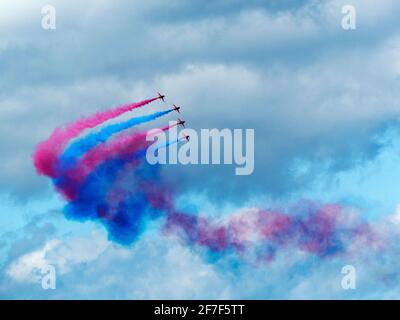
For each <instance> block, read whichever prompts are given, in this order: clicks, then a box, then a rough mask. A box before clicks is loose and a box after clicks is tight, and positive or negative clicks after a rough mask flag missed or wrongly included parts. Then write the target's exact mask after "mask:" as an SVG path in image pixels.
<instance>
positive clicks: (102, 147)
mask: <svg viewBox="0 0 400 320" xmlns="http://www.w3.org/2000/svg"><path fill="white" fill-rule="evenodd" d="M176 125H177V124H173V125H168V126H165V127H163V128H160V129H156V130H155V129H152V130H149V131H144V132H134V133H131V134H126V133H122V134H120V135H119V136H117V137H116V138H115V139H114V140H112V141H111V142H108V143H103V144H99V145H97V146H96V147H95V148H93V149H91V150H90V151H88V152H87V153H86V154H85V155H84V156H83V157H82V159H81V160H80V161H79V162H78V163H77V165H76V166H75V167H74V168H73V169H70V170H68V171H66V172H62V175H63V176H64V177H66V178H67V180H66V181H68V183H66V184H65V185H62V186H60V188H59V191H60V192H61V193H62V194H63V195H64V196H65V197H66V198H67V199H68V200H72V199H74V198H75V196H76V193H77V192H78V190H79V187H80V185H81V184H82V183H83V182H84V181H85V179H86V178H87V176H88V175H89V174H90V173H91V172H93V170H95V169H96V168H97V166H99V165H100V164H101V163H103V162H104V161H107V160H109V159H113V158H116V157H119V158H124V157H128V156H130V155H132V154H133V153H135V152H136V151H138V150H143V149H145V148H146V147H148V146H149V144H150V142H148V141H146V136H148V135H151V134H156V133H157V132H159V131H160V130H161V131H168V130H169V129H171V128H173V127H175V126H176Z"/></svg>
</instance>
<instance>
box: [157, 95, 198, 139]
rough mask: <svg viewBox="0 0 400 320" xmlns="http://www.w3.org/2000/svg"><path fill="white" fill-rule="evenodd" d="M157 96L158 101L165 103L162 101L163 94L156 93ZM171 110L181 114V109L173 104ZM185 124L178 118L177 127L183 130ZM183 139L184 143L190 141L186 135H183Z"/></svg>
mask: <svg viewBox="0 0 400 320" xmlns="http://www.w3.org/2000/svg"><path fill="white" fill-rule="evenodd" d="M157 94H158V99H160V100H162V101H163V102H165V100H164V98H165V95H164V94H161V93H160V92H157ZM172 109H173V110H174V111H176V112H178V113H181V112H180V109H181V107H177V106H176V105H175V104H174V105H173V108H172ZM185 122H186V121H184V120H181V119H179V118H178V121H177V124H178V125H181V126H182V127H184V128H185ZM183 138H185V139H186V141H189V140H190V137H189V136H188V135H184V136H183Z"/></svg>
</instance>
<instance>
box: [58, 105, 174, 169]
mask: <svg viewBox="0 0 400 320" xmlns="http://www.w3.org/2000/svg"><path fill="white" fill-rule="evenodd" d="M172 111H173V110H166V111H160V112H156V113H153V114H150V115H146V116H141V117H136V118H132V119H130V120H128V121H126V122H122V123H117V124H112V125H110V126H107V127H105V128H104V129H102V130H100V132H97V133H92V134H89V135H88V136H86V137H84V138H82V139H80V140H78V141H76V142H74V143H73V144H71V145H70V146H69V147H68V148H67V149H66V150H65V152H64V153H63V155H62V156H61V157H60V168H62V169H65V168H68V167H72V166H74V165H75V163H76V161H77V159H79V158H80V157H81V156H83V155H84V154H85V152H87V151H88V150H90V149H92V148H93V147H95V146H96V145H98V144H100V143H104V142H106V141H107V140H108V139H109V138H110V137H111V136H112V135H113V134H115V133H118V132H120V131H122V130H126V129H129V128H131V127H133V126H136V125H138V124H141V123H145V122H148V121H151V120H155V119H157V118H159V117H162V116H164V115H166V114H168V113H170V112H172Z"/></svg>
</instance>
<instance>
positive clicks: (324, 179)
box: [0, 0, 400, 299]
mask: <svg viewBox="0 0 400 320" xmlns="http://www.w3.org/2000/svg"><path fill="white" fill-rule="evenodd" d="M46 4H51V5H53V6H54V7H55V9H56V29H55V30H44V29H43V28H42V26H41V20H42V17H43V15H42V14H41V9H42V7H43V6H44V5H46ZM346 4H351V5H353V6H354V7H355V8H356V13H357V28H356V30H344V29H343V28H342V26H341V20H342V17H343V14H342V7H343V5H346ZM399 13H400V3H399V2H398V1H397V0H380V1H378V0H352V1H350V0H343V1H341V0H327V1H317V0H298V1H295V0H264V1H263V0H253V1H249V0H247V1H245V0H229V1H228V0H217V1H213V2H212V3H211V2H210V3H205V2H204V1H197V0H196V1H184V0H170V1H161V0H149V1H139V0H134V1H128V0H117V1H111V0H96V1H94V0H88V1H85V2H84V3H82V2H81V1H76V0H69V1H66V0H64V1H63V0H52V1H47V0H46V1H42V0H36V1H29V0H2V1H1V3H0V72H1V77H0V119H1V125H0V135H1V137H2V139H1V140H0V160H1V164H2V165H1V166H0V298H11V299H12V298H44V299H59V298H66V299H69V298H112V299H114V298H120V299H147V298H283V299H287V298H399V295H400V286H399V280H400V274H399V271H398V270H400V268H399V267H400V266H399V265H398V261H399V259H398V257H399V255H400V248H397V244H396V242H397V240H398V239H397V233H399V232H400V209H398V208H400V207H398V204H399V203H400V201H399V200H400V190H399V188H398V184H397V181H398V180H400V166H399V165H398V163H399V160H400V155H399V152H400V143H399V142H400V135H399V133H400V132H399V130H398V125H399V123H398V117H399V115H400V107H399V101H400V93H399V92H400V91H399V90H398V89H399V84H400V78H399V75H400V25H399V24H398V21H397V20H398V16H399ZM158 90H159V91H161V92H165V93H166V94H167V103H169V104H170V103H176V104H178V105H181V106H182V111H183V113H184V118H185V120H186V121H187V123H188V124H189V126H190V127H191V128H193V129H196V130H199V129H202V128H218V129H223V128H229V129H234V128H243V129H246V128H254V130H255V171H254V173H253V174H252V175H250V176H241V177H238V176H235V175H234V168H233V167H232V166H229V165H220V166H181V165H171V166H165V167H164V168H163V172H164V174H165V176H166V177H167V179H168V181H170V183H171V184H173V185H174V188H175V189H176V190H177V192H178V193H179V194H180V197H179V199H178V200H179V203H178V205H179V206H181V207H187V208H191V209H193V208H195V210H197V211H198V212H201V213H202V214H203V215H206V216H211V217H218V216H222V215H230V214H231V213H232V212H241V211H243V210H246V208H252V207H256V206H262V207H273V206H290V205H292V204H294V203H296V202H298V201H301V200H304V199H306V200H312V201H318V202H323V203H340V204H341V205H345V206H347V207H349V208H351V210H352V211H354V212H355V214H356V215H357V219H360V220H362V221H365V222H366V223H369V224H370V225H372V226H374V228H376V229H377V230H378V232H379V233H380V234H384V235H385V237H386V238H387V239H386V238H385V241H384V242H385V244H384V245H383V249H382V250H376V251H368V250H364V251H363V250H361V249H360V250H357V252H356V253H354V254H352V255H341V256H334V257H330V258H326V259H325V258H324V259H320V258H318V259H316V258H315V257H313V256H308V255H307V254H305V253H304V252H300V251H296V250H292V251H291V250H283V251H282V252H279V253H278V255H277V257H276V259H275V260H274V261H271V262H269V263H267V264H263V265H261V266H260V265H254V264H252V263H250V262H248V261H246V260H242V259H238V258H237V257H235V256H232V255H227V256H225V257H221V258H220V259H218V260H217V261H214V260H212V259H209V257H207V254H206V253H204V252H203V251H202V250H196V248H193V247H187V246H185V245H183V244H182V243H180V242H179V241H176V239H173V238H165V237H164V236H163V235H161V234H160V232H159V231H158V230H157V229H158V227H157V223H158V222H157V221H155V222H154V223H155V225H154V226H153V227H150V228H148V230H146V232H145V233H144V234H143V235H142V236H141V237H140V239H139V240H138V241H137V242H135V243H134V244H132V245H130V246H121V245H119V244H116V243H113V242H112V241H110V240H109V239H108V235H107V232H106V231H105V230H104V228H103V227H102V226H100V225H98V224H96V223H93V222H84V223H83V222H77V221H73V220H68V219H66V218H65V217H64V215H63V207H64V205H65V203H64V200H63V199H62V198H61V197H60V196H59V195H58V194H56V193H55V192H54V190H53V188H52V185H51V183H50V182H49V181H48V180H47V179H45V178H44V177H42V176H38V175H37V173H36V172H35V170H34V167H33V164H32V158H31V157H32V153H33V151H34V148H35V145H37V143H39V142H40V141H42V140H44V139H46V138H47V137H48V136H49V135H50V133H51V132H52V131H53V129H54V128H55V127H57V126H60V125H62V124H65V123H68V122H70V121H73V120H74V119H77V118H79V117H82V116H85V115H90V114H91V113H93V112H95V111H98V110H104V109H106V108H108V107H111V106H115V105H118V104H123V103H127V102H130V101H137V100H140V99H143V98H148V97H152V96H154V93H155V92H156V91H158ZM160 107H163V104H162V103H161V102H156V103H155V104H154V105H153V106H152V107H151V108H153V109H154V110H156V109H157V108H158V109H159V108H160ZM157 123H159V124H162V123H163V122H162V121H158V122H157ZM205 177H207V178H205ZM177 181H179V183H177ZM49 264H50V265H54V266H55V268H56V270H57V288H56V289H55V290H44V289H43V288H42V287H41V280H40V278H41V276H40V270H41V268H42V267H44V266H46V265H49ZM348 264H351V265H354V266H355V268H356V270H357V288H356V289H355V290H344V289H343V288H342V287H341V279H342V276H343V275H342V274H341V269H342V267H343V266H344V265H348ZM233 265H234V266H235V267H234V268H233V267H232V266H233Z"/></svg>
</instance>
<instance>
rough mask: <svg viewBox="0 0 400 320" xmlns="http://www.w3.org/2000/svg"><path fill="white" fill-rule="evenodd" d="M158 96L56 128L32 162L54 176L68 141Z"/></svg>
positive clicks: (42, 171) (36, 151)
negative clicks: (59, 158)
mask: <svg viewBox="0 0 400 320" xmlns="http://www.w3.org/2000/svg"><path fill="white" fill-rule="evenodd" d="M157 99H158V98H152V99H147V100H143V101H140V102H136V103H130V104H127V105H124V106H120V107H116V108H114V109H112V110H107V111H104V112H98V113H96V114H94V115H92V116H90V117H88V118H84V119H81V120H78V121H76V122H74V123H72V124H70V125H68V126H66V127H64V128H56V129H55V130H54V131H53V133H52V134H51V136H50V137H49V138H48V139H47V140H46V141H43V142H42V143H40V144H39V145H38V146H37V147H36V150H35V153H34V155H33V163H34V165H35V167H36V170H37V172H38V173H39V174H43V175H46V176H49V177H55V168H56V164H57V161H58V157H59V155H60V154H61V152H62V150H63V149H64V148H65V146H66V145H67V144H68V142H69V141H70V140H71V139H73V138H75V137H77V136H78V135H80V134H81V133H82V132H83V131H84V130H86V129H91V128H94V127H96V126H98V125H100V124H102V123H104V122H105V121H107V120H110V119H113V118H116V117H118V116H120V115H122V114H123V113H125V112H128V111H131V110H133V109H136V108H139V107H142V106H144V105H147V104H149V103H151V102H153V101H155V100H157Z"/></svg>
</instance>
